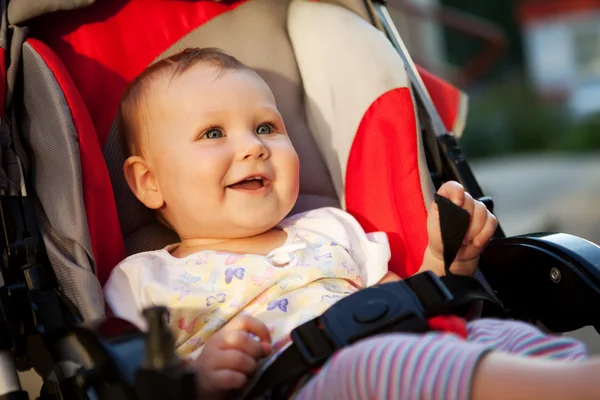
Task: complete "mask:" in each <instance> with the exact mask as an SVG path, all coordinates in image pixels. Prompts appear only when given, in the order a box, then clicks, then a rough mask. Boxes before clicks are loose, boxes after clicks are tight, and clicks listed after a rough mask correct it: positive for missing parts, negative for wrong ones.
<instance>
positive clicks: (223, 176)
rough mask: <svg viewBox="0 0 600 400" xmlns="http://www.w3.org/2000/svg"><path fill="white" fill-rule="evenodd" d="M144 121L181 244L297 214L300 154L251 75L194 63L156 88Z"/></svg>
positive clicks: (259, 227)
mask: <svg viewBox="0 0 600 400" xmlns="http://www.w3.org/2000/svg"><path fill="white" fill-rule="evenodd" d="M146 112H147V114H146ZM141 115H142V116H144V115H147V116H148V118H149V122H150V123H149V124H148V126H149V127H150V128H149V132H148V135H149V137H148V140H147V141H146V144H145V145H144V149H145V150H146V151H145V153H146V157H147V159H148V161H149V164H150V165H151V170H152V172H153V174H154V176H155V178H156V180H157V183H158V186H159V188H160V192H161V194H162V197H163V200H164V205H163V208H162V211H163V213H164V216H165V217H166V218H167V220H168V221H169V222H170V223H171V224H172V225H173V227H174V228H175V230H176V231H177V233H178V234H179V235H180V237H181V238H182V239H193V238H237V237H249V236H253V235H257V234H260V233H263V232H265V231H267V230H269V229H271V228H272V227H273V226H275V225H276V224H277V223H278V222H279V221H281V219H283V218H284V217H285V216H286V215H287V214H288V213H289V211H290V210H291V209H292V207H293V205H294V203H295V202H296V199H297V197H298V190H299V161H298V155H297V154H296V152H295V150H294V147H293V146H292V143H291V142H290V139H289V137H288V135H287V131H286V129H285V126H284V123H283V119H282V117H281V115H280V114H279V112H278V110H277V107H276V104H275V99H274V97H273V94H272V93H271V90H270V89H269V87H268V86H267V85H266V83H265V82H264V81H263V80H262V79H261V78H260V77H259V76H258V75H257V74H256V73H254V72H253V71H248V70H227V71H223V72H221V74H219V72H218V71H217V69H216V68H214V67H212V66H209V65H207V64H205V63H199V64H196V65H194V66H192V67H191V68H190V69H188V70H187V71H185V72H184V73H183V74H181V75H180V76H177V77H175V78H173V79H172V80H171V81H170V82H169V80H168V78H165V79H164V82H159V83H158V84H156V85H153V87H152V88H151V89H150V91H149V93H148V109H147V110H146V111H143V112H142V114H141Z"/></svg>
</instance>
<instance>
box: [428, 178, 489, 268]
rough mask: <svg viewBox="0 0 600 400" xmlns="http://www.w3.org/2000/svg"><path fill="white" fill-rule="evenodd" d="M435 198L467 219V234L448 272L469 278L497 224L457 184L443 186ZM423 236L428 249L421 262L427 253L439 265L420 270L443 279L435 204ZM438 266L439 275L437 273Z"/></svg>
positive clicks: (442, 261) (485, 209) (486, 211)
mask: <svg viewBox="0 0 600 400" xmlns="http://www.w3.org/2000/svg"><path fill="white" fill-rule="evenodd" d="M438 194H439V195H441V196H443V197H445V198H447V199H449V200H450V201H452V202H453V203H454V204H456V205H457V206H459V207H462V208H463V209H464V210H466V211H468V212H469V214H470V215H471V223H470V225H469V230H468V231H467V234H466V235H465V239H464V241H463V245H462V247H461V248H460V251H459V252H458V255H457V256H456V259H455V260H454V263H453V264H452V265H451V267H450V270H451V271H452V273H454V274H459V275H473V274H474V273H475V270H476V269H477V263H478V261H479V255H480V254H481V252H482V251H483V249H484V248H485V246H486V245H487V243H488V242H489V241H490V239H491V238H492V236H493V235H494V232H495V231H496V227H497V226H498V221H497V219H496V217H495V216H494V215H493V214H492V213H491V212H489V211H488V209H487V207H486V206H485V205H484V204H483V203H482V202H480V201H477V200H474V199H473V198H472V197H471V195H470V194H469V193H467V192H465V189H464V188H463V187H462V185H461V184H459V183H458V182H453V181H451V182H446V183H444V184H443V185H442V186H441V187H440V189H439V190H438ZM427 233H428V235H429V245H428V247H427V250H426V257H425V259H424V260H427V258H428V257H427V251H429V252H430V253H431V255H432V256H433V257H434V258H435V259H437V260H438V261H441V263H439V262H438V263H435V264H436V265H435V266H427V265H425V264H424V265H423V267H424V269H429V270H433V271H434V272H435V273H436V274H438V275H443V274H444V272H443V268H444V267H443V265H444V253H443V251H444V248H443V245H442V234H441V231H440V215H439V210H438V206H437V204H436V203H435V202H433V204H432V206H431V209H430V211H429V215H428V216H427ZM440 266H441V271H439V269H440Z"/></svg>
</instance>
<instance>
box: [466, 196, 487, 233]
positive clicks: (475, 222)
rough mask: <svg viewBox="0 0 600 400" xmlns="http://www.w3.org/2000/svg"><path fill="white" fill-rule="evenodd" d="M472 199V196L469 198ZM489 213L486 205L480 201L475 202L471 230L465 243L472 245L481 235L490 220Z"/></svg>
mask: <svg viewBox="0 0 600 400" xmlns="http://www.w3.org/2000/svg"><path fill="white" fill-rule="evenodd" d="M469 197H470V196H469ZM488 214H489V211H488V209H487V207H486V206H485V204H483V203H482V202H480V201H477V200H473V210H472V212H471V222H470V224H469V230H468V231H467V235H466V237H465V243H464V244H469V243H472V242H473V240H475V238H476V237H477V236H478V235H479V234H480V233H481V231H482V230H483V228H484V226H485V224H486V223H487V220H488Z"/></svg>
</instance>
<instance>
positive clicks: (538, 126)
mask: <svg viewBox="0 0 600 400" xmlns="http://www.w3.org/2000/svg"><path fill="white" fill-rule="evenodd" d="M461 146H462V148H463V150H464V152H465V154H466V155H467V156H468V157H469V158H482V157H489V156H497V155H502V154H511V153H525V152H529V153H531V152H581V151H591V150H598V149H600V115H594V116H590V117H586V118H580V119H574V118H572V117H571V116H570V115H569V114H568V112H567V110H566V109H565V107H564V106H563V105H561V104H558V103H550V102H544V101H542V100H541V99H540V98H539V96H537V95H536V94H535V93H534V92H533V91H532V90H531V89H530V88H529V87H528V86H527V85H526V84H525V83H524V81H523V80H522V79H516V80H512V81H510V82H508V81H506V80H502V81H500V82H499V83H495V84H488V85H486V87H485V89H483V90H482V91H481V93H480V94H471V96H470V102H469V115H468V120H467V125H466V128H465V132H464V134H463V138H462V139H461Z"/></svg>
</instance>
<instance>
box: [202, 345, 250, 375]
mask: <svg viewBox="0 0 600 400" xmlns="http://www.w3.org/2000/svg"><path fill="white" fill-rule="evenodd" d="M257 365H258V364H257V362H256V360H255V359H254V358H252V357H251V356H250V355H248V354H246V353H244V352H241V351H239V350H224V351H222V352H221V353H219V358H218V359H217V360H215V362H214V364H213V367H214V368H215V370H231V371H236V372H240V373H242V374H246V375H252V374H253V373H254V372H255V371H256V367H257Z"/></svg>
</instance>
